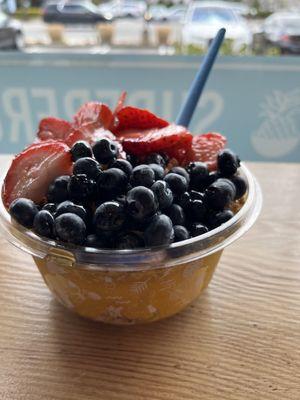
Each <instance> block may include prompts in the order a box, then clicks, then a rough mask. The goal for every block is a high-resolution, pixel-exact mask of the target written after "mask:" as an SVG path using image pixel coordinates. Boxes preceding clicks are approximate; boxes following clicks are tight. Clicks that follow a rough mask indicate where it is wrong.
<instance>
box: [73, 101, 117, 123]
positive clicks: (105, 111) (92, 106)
mask: <svg viewBox="0 0 300 400" xmlns="http://www.w3.org/2000/svg"><path fill="white" fill-rule="evenodd" d="M73 119H74V127H75V128H81V127H83V126H85V125H89V126H93V127H94V128H95V129H97V128H102V127H103V128H105V129H109V128H110V126H111V125H112V123H113V119H114V116H113V113H112V112H111V110H110V108H109V107H108V106H107V105H106V104H103V103H98V102H96V101H90V102H89V103H85V104H84V105H83V106H81V107H80V109H79V110H78V111H77V113H76V114H75V115H74V118H73Z"/></svg>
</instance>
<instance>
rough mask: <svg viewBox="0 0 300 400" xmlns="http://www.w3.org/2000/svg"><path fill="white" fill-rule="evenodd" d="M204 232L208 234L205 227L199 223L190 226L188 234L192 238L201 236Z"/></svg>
mask: <svg viewBox="0 0 300 400" xmlns="http://www.w3.org/2000/svg"><path fill="white" fill-rule="evenodd" d="M206 232H208V228H207V226H205V225H202V224H199V223H194V224H192V225H191V228H190V234H191V236H193V237H195V236H200V235H203V234H204V233H206Z"/></svg>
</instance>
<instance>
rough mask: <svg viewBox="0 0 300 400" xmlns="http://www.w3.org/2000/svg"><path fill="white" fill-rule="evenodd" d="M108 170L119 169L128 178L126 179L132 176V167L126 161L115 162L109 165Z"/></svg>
mask: <svg viewBox="0 0 300 400" xmlns="http://www.w3.org/2000/svg"><path fill="white" fill-rule="evenodd" d="M109 168H118V169H121V170H122V171H123V172H125V174H126V175H127V176H128V179H129V178H130V177H131V174H132V165H131V164H130V162H129V161H127V160H121V159H120V160H115V161H113V162H112V163H111V164H109Z"/></svg>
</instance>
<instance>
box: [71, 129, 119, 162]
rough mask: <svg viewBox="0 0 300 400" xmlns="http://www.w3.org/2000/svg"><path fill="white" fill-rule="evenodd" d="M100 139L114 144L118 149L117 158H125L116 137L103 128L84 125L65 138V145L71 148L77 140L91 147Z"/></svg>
mask: <svg viewBox="0 0 300 400" xmlns="http://www.w3.org/2000/svg"><path fill="white" fill-rule="evenodd" d="M102 138H107V139H110V140H112V141H114V142H116V143H117V144H118V147H119V156H120V157H121V158H126V154H125V152H124V151H123V147H122V144H121V143H120V142H118V139H117V138H116V136H115V135H114V134H113V133H112V132H110V131H108V130H106V129H103V128H99V129H94V128H93V125H86V126H83V127H82V128H80V129H76V130H74V131H73V132H72V133H71V134H70V135H69V137H68V138H67V140H66V143H67V145H68V146H70V147H72V146H73V144H74V143H76V142H78V140H85V141H86V142H88V143H89V144H90V145H91V146H93V144H95V142H97V140H99V139H102Z"/></svg>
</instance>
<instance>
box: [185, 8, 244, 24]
mask: <svg viewBox="0 0 300 400" xmlns="http://www.w3.org/2000/svg"><path fill="white" fill-rule="evenodd" d="M192 21H193V22H209V23H213V22H236V21H237V16H236V14H235V13H234V12H233V11H232V10H230V9H226V8H220V7H198V8H195V9H194V11H193V14H192Z"/></svg>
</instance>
